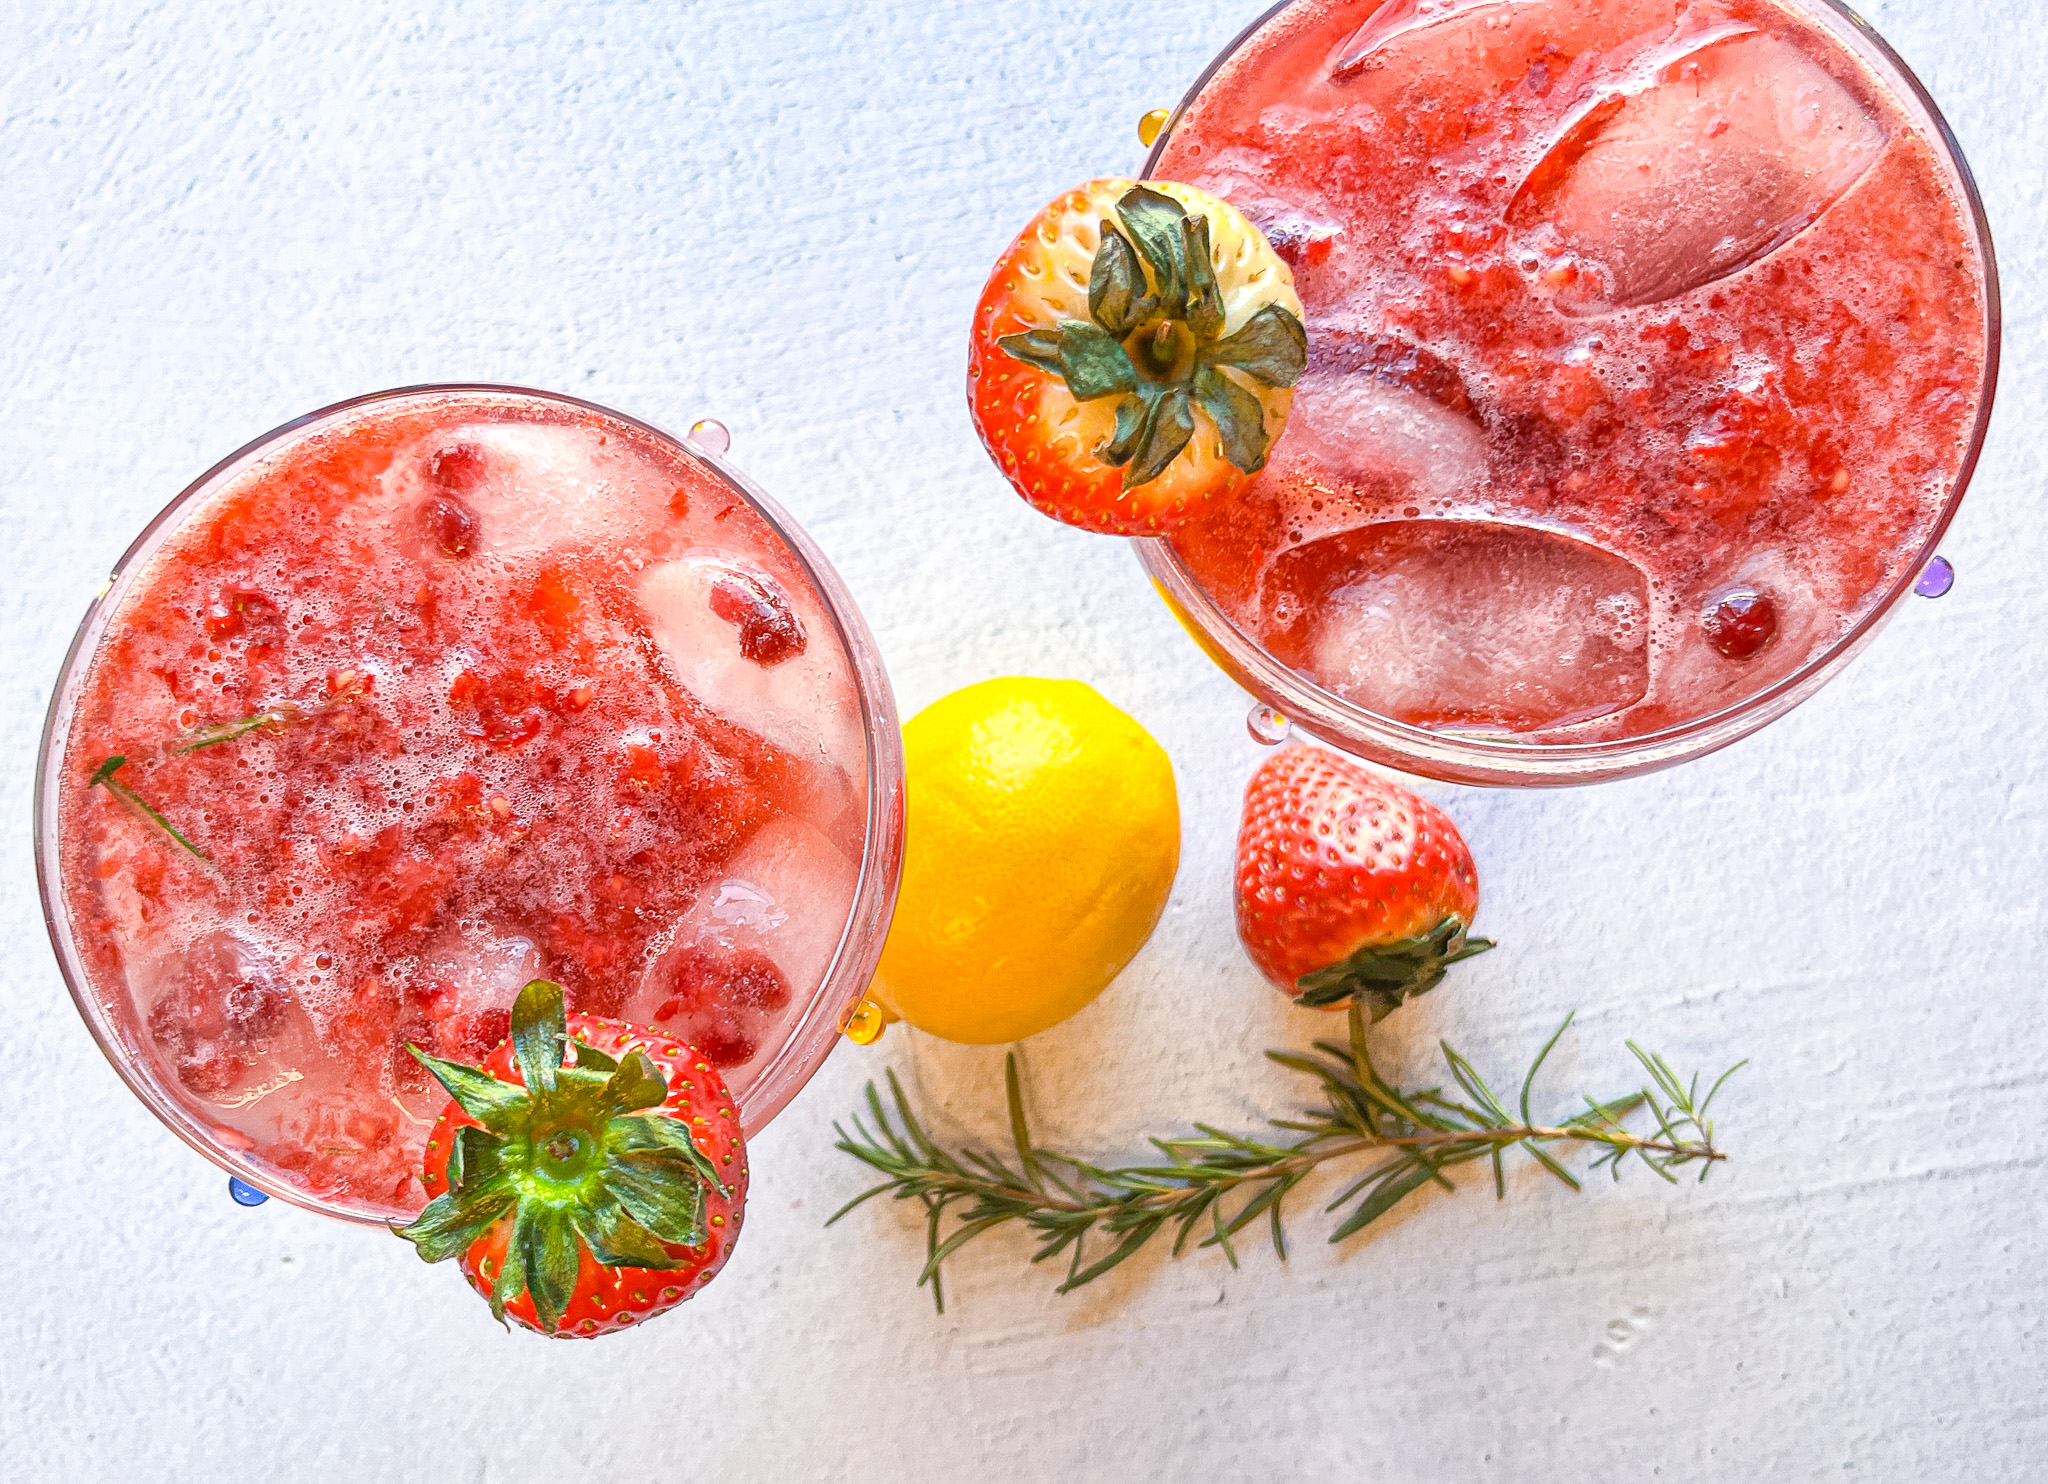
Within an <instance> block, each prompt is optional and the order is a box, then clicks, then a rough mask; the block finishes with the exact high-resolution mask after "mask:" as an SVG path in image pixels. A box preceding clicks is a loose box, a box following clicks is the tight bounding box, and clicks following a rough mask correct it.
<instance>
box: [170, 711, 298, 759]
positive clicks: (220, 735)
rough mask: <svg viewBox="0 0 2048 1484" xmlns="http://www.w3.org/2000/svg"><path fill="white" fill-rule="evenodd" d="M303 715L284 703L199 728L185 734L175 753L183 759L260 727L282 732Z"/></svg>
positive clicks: (243, 735) (244, 735) (245, 734)
mask: <svg viewBox="0 0 2048 1484" xmlns="http://www.w3.org/2000/svg"><path fill="white" fill-rule="evenodd" d="M305 714H306V713H305V711H304V710H302V709H301V708H300V707H298V706H296V705H294V704H293V703H292V702H290V701H286V702H284V703H282V704H281V705H277V706H272V707H271V708H270V709H269V710H267V711H258V712H257V713H256V714H255V715H253V716H244V717H242V718H241V719H240V720H237V721H224V722H222V723H220V725H218V726H211V727H200V728H199V729H198V730H197V731H192V732H187V733H186V734H185V740H184V743H183V744H182V745H181V746H179V747H178V748H177V753H178V756H180V757H183V756H184V755H185V754H186V753H188V752H197V751H199V749H200V748H202V747H218V746H219V745H220V744H221V743H223V742H232V741H234V740H235V739H236V738H237V737H246V736H247V735H248V734H249V733H251V732H253V731H256V730H257V729H259V728H262V727H268V728H270V729H271V730H273V731H283V730H284V729H285V728H286V727H288V726H290V725H291V724H292V723H293V722H295V721H298V720H299V719H300V718H302V717H303V716H305Z"/></svg>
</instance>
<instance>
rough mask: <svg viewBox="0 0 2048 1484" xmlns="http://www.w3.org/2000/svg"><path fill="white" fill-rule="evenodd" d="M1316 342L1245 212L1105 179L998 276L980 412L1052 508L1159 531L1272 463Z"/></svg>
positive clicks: (1163, 184) (1284, 272)
mask: <svg viewBox="0 0 2048 1484" xmlns="http://www.w3.org/2000/svg"><path fill="white" fill-rule="evenodd" d="M1307 345H1308V339H1307V332H1306V331H1305V330H1304V329H1303V327H1302V322H1301V299H1300V298H1299V296H1297V295H1296V293H1295V291H1294V274H1293V271H1292V270H1291V269H1289V268H1288V266H1287V264H1286V263H1285V262H1283V261H1282V260H1281V259H1280V257H1279V255H1278V254H1277V253H1275V252H1274V251H1273V249H1272V247H1271V245H1270V244H1268V243H1267V241H1266V239H1265V238H1264V237H1262V236H1261V235H1260V234H1259V230H1258V228H1256V227H1254V226H1253V225H1252V224H1251V223H1250V222H1248V221H1246V220H1245V219H1244V217H1243V216H1242V215H1240V214H1239V213H1238V211H1237V210H1236V208H1235V207H1233V206H1231V205H1230V204H1229V203H1228V202H1227V201H1223V200H1220V199H1219V198H1217V197H1215V196H1211V195H1209V194H1208V193H1206V192H1204V191H1198V190H1196V189H1195V188H1194V187H1192V186H1184V185H1179V184H1176V183H1174V182H1172V181H1156V180H1155V181H1144V182H1132V181H1128V180H1094V181H1090V182H1088V184H1086V185H1084V186H1081V187H1078V188H1077V189H1075V190H1071V191H1068V192H1067V193H1066V194H1064V195H1062V196H1061V197H1060V198H1059V199H1058V200H1056V201H1054V202H1053V203H1052V204H1051V205H1050V206H1047V207H1046V208H1045V210H1043V211H1041V212H1040V213H1039V214H1038V216H1037V217H1036V218H1034V219H1033V220H1032V222H1031V224H1030V225H1029V226H1028V227H1026V228H1025V229H1024V231H1023V233H1022V234H1021V235H1020V236H1019V237H1018V238H1017V240H1016V241H1015V242H1014V243H1012V244H1011V246H1010V248H1009V250H1008V251H1007V252H1005V253H1004V254H1003V256H1002V257H1001V259H999V260H998V261H997V263H996V266H995V271H994V272H992V273H991V274H990V275H989V280H988V285H987V287H986V288H984V289H983V290H982V294H981V302H980V303H979V304H977V305H976V306H975V310H974V327H973V334H972V344H971V347H970V350H969V354H968V370H967V386H968V403H969V406H970V408H971V409H972V411H973V414H974V425H975V428H976V430H977V431H979V432H980V434H981V439H982V442H983V443H984V444H986V445H987V447H988V451H989V454H990V456H991V457H993V458H994V459H995V461H996V464H997V466H998V467H1000V468H1001V469H1002V471H1003V473H1004V474H1006V475H1008V476H1009V479H1010V483H1011V484H1013V485H1015V486H1016V488H1017V493H1019V494H1020V495H1022V496H1023V497H1024V498H1025V499H1026V500H1028V501H1030V502H1031V503H1032V504H1033V505H1034V506H1036V507H1037V508H1038V509H1039V510H1042V511H1043V512H1045V513H1046V514H1047V515H1050V516H1052V517H1053V518H1054V519H1055V520H1061V521H1065V522H1066V523H1067V524H1068V525H1073V526H1079V527H1081V528H1082V529H1084V530H1089V531H1100V532H1104V533H1107V534H1111V535H1122V536H1135V535H1159V534H1161V533H1163V532H1166V531H1170V530H1171V529H1173V528H1174V527H1175V526H1176V525H1178V524H1179V523H1180V522H1181V521H1183V520H1184V519H1186V518H1187V516H1188V515H1190V514H1191V513H1193V512H1194V511H1195V510H1196V509H1197V508H1199V507H1201V506H1202V505H1204V504H1206V503H1207V502H1209V501H1211V500H1215V499H1218V498H1227V497H1228V496H1230V495H1232V494H1234V493H1236V492H1238V491H1240V490H1242V489H1243V488H1244V487H1245V486H1246V485H1247V484H1248V483H1250V481H1251V478H1252V476H1253V475H1255V474H1257V473H1258V471H1259V470H1260V469H1262V468H1264V467H1265V463H1266V454H1267V451H1268V450H1269V449H1270V448H1271V447H1272V444H1273V441H1274V440H1275V439H1277V438H1278V437H1279V436H1280V430H1281V429H1282V427H1284V426H1285V424H1286V421H1287V412H1288V407H1289V405H1290V403H1291V402H1292V400H1293V395H1294V394H1293V391H1292V388H1293V386H1294V383H1295V381H1296V380H1297V379H1298V378H1299V377H1300V375H1301V372H1302V368H1303V366H1304V365H1305V364H1306V360H1307Z"/></svg>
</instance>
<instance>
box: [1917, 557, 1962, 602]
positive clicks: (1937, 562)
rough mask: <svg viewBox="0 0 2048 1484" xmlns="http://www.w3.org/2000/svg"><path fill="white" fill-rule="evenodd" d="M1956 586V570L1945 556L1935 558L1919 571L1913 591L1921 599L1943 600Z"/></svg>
mask: <svg viewBox="0 0 2048 1484" xmlns="http://www.w3.org/2000/svg"><path fill="white" fill-rule="evenodd" d="M1955 585H1956V569H1955V567H1954V565H1953V564H1952V563H1950V561H1949V559H1948V558H1947V557H1945V556H1937V557H1935V559H1934V560H1933V561H1931V562H1929V563H1928V564H1927V565H1926V566H1924V567H1922V568H1921V569H1920V577H1919V579H1918V580H1917V581H1916V582H1915V583H1914V584H1913V591H1914V592H1915V593H1917V594H1919V595H1920V596H1921V597H1923V598H1945V597H1947V596H1948V594H1949V589H1950V588H1952V587H1954V586H1955Z"/></svg>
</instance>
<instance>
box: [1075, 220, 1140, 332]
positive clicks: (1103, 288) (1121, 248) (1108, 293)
mask: <svg viewBox="0 0 2048 1484" xmlns="http://www.w3.org/2000/svg"><path fill="white" fill-rule="evenodd" d="M1154 307H1155V305H1154V301H1153V299H1152V297H1151V296H1150V295H1149V294H1147V293H1146V292H1145V269H1144V267H1143V265H1142V264H1140V263H1139V261H1138V250H1137V249H1136V248H1135V247H1133V246H1131V239H1130V238H1128V237H1126V236H1124V234H1123V233H1122V232H1120V231H1118V230H1117V227H1116V224H1115V223H1113V222H1110V221H1108V220H1104V222H1103V223H1102V246H1101V247H1100V248H1098V249H1097V250H1096V253H1095V262H1094V265H1093V266H1092V267H1091V268H1090V269H1089V272H1088V315H1089V318H1091V319H1093V320H1094V321H1095V323H1096V324H1098V325H1100V326H1102V328H1103V329H1105V330H1107V331H1108V332H1109V333H1110V334H1112V335H1114V336H1116V337H1117V338H1118V339H1119V340H1121V339H1122V338H1123V337H1124V336H1126V335H1128V334H1130V333H1131V331H1133V330H1135V329H1137V328H1138V326H1140V325H1142V324H1143V323H1145V321H1146V320H1147V319H1148V318H1150V317H1151V314H1152V311H1153V309H1154Z"/></svg>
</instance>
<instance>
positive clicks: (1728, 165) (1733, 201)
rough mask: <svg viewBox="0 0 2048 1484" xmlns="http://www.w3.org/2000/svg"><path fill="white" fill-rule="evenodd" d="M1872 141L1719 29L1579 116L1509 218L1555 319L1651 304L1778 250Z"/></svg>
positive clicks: (1812, 66)
mask: <svg viewBox="0 0 2048 1484" xmlns="http://www.w3.org/2000/svg"><path fill="white" fill-rule="evenodd" d="M1884 143H1885V130H1884V127H1883V125H1881V124H1880V123H1879V122H1878V121H1877V120H1876V119H1875V118H1874V117H1872V116H1871V114H1870V112H1869V111H1868V110H1867V109H1866V108H1865V107H1864V106H1863V104H1862V103H1861V102H1860V101H1859V100H1858V99H1857V98H1856V96H1855V95H1854V94H1853V93H1851V92H1850V91H1849V90H1848V89H1847V88H1845V87H1844V86H1842V84H1841V83H1839V82H1837V81H1836V80H1835V79H1834V78H1833V77H1832V76H1830V75H1829V74H1828V72H1827V71H1826V70H1825V69H1823V68H1822V67H1821V66H1819V65H1818V64H1817V63H1815V62H1813V61H1812V60H1810V59H1809V58H1808V57H1807V56H1806V55H1805V54H1804V53H1803V52H1801V51H1800V50H1799V49H1798V48H1797V47H1795V46H1794V45H1792V44H1791V43H1790V42H1788V41H1784V40H1781V39H1779V38H1778V37H1775V36H1771V35H1766V34H1764V33H1762V32H1759V31H1756V30H1754V29H1752V28H1750V27H1747V26H1741V25H1726V26H1722V27H1719V28H1717V29H1716V30H1714V31H1712V32H1709V33H1705V34H1703V35H1701V36H1697V37H1695V38H1693V39H1692V40H1691V41H1689V42H1685V43H1681V44H1678V45H1676V46H1674V47H1672V48H1668V49H1666V50H1664V51H1663V52H1661V53H1660V54H1658V55H1657V56H1656V57H1655V58H1653V59H1652V60H1651V61H1650V62H1647V63H1645V64H1643V65H1642V66H1641V67H1639V68H1637V69H1636V70H1635V74H1634V77H1633V78H1632V79H1629V80H1625V81H1623V82H1622V83H1619V84H1617V85H1615V86H1613V87H1610V88H1607V89H1605V90H1603V91H1602V92H1601V93H1600V94H1599V95H1598V96H1597V97H1595V98H1594V99H1593V100H1592V101H1591V102H1589V103H1588V104H1586V105H1585V106H1584V107H1583V108H1581V109H1580V110H1578V111H1577V113H1575V114H1574V116H1573V117H1572V118H1571V119H1570V120H1569V121H1568V122H1567V123H1566V125H1565V126H1564V127H1563V128H1562V129H1561V131H1560V132H1559V133H1558V135H1557V137H1556V138H1555V140H1554V141H1553V142H1552V143H1551V145H1550V147H1549V148H1548V149H1547V150H1546V151H1545V152H1544V155H1543V157H1542V158H1541V159H1540V160H1539V161H1538V162H1537V164H1536V166H1535V168H1534V169H1533V170H1532V171H1531V172H1530V174H1529V176H1528V178H1527V179H1526V180H1525V181H1524V182H1523V184H1522V186H1521V187H1520V189H1519V190H1518V191H1517V193H1516V196H1515V199H1514V202H1513V204H1512V205H1511V206H1510V207H1509V211H1508V217H1509V220H1510V222H1512V223H1513V224H1514V225H1515V227H1516V228H1517V231H1518V237H1519V243H1518V245H1519V246H1521V247H1522V248H1524V249H1527V250H1528V251H1526V252H1525V253H1524V254H1523V256H1524V258H1525V260H1526V261H1529V262H1531V263H1532V264H1534V265H1535V270H1536V271H1537V272H1539V273H1541V274H1543V275H1544V279H1543V281H1544V282H1546V283H1559V282H1563V283H1565V284H1566V286H1565V287H1563V288H1562V289H1560V290H1559V292H1558V294H1557V304H1558V307H1559V308H1561V309H1563V310H1565V311H1566V312H1568V313H1575V314H1597V313H1601V312H1603V311H1605V310H1608V309H1612V308H1625V307H1628V306H1632V305H1642V304H1653V303H1656V302H1658V301H1660V300H1664V299H1669V298H1672V297H1674V296H1675V295H1678V294H1682V293H1685V292H1687V291H1688V290H1691V289H1695V288H1698V287H1700V286H1701V285H1703V284H1707V283H1712V282H1713V281H1715V280H1716V279H1720V278H1725V277H1726V276H1727V275H1729V274H1731V273H1734V272H1736V271H1737V270H1739V269H1741V268H1744V267H1746V266H1748V265H1749V264H1751V263H1753V262H1755V261H1756V260H1757V259H1758V258H1761V257H1762V256H1764V255H1765V254H1766V253H1768V252H1770V251H1771V250H1772V249H1774V248H1776V247H1779V246H1781V245H1782V244H1784V243H1786V242H1788V241H1790V240H1791V239H1792V238H1793V237H1794V236H1796V235H1797V234H1798V233H1799V232H1800V231H1801V230H1803V229H1804V228H1805V227H1806V226H1807V225H1808V224H1809V223H1811V222H1812V221H1813V220H1814V219H1815V218H1816V217H1818V216H1819V215H1820V214H1821V213H1822V212H1823V211H1825V210H1826V209H1827V208H1828V206H1829V205H1830V204H1832V203H1833V202H1834V201H1835V200H1836V198H1838V197H1839V196H1841V194H1842V193H1843V192H1844V191H1846V190H1848V189H1849V187H1850V186H1852V185H1854V184H1855V183H1856V181H1857V179H1858V178H1859V177H1861V176H1862V174H1863V173H1864V171H1865V170H1867V169H1869V167H1870V165H1871V163H1872V161H1874V160H1875V159H1876V158H1877V156H1878V153H1879V152H1880V151H1881V150H1882V149H1883V148H1884ZM1561 270H1562V271H1561Z"/></svg>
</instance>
